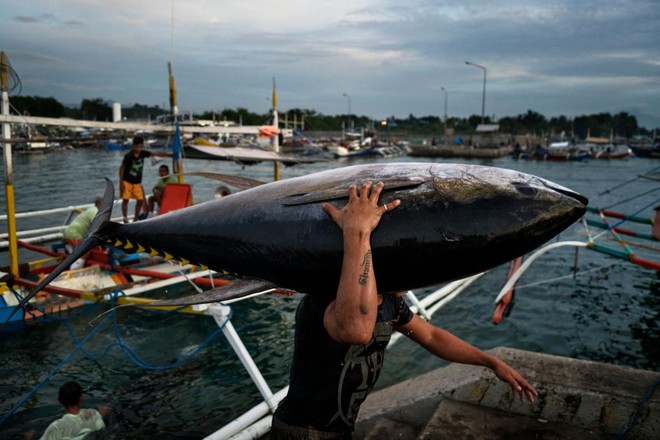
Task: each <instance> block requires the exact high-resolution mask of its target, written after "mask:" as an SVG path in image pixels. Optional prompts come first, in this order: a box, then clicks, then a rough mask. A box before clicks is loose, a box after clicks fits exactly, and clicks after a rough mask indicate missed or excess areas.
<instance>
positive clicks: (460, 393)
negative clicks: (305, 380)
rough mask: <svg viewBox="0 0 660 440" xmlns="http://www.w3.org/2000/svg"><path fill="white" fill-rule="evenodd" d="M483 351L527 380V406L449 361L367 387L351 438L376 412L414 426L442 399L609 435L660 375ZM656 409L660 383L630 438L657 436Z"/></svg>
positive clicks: (482, 375)
mask: <svg viewBox="0 0 660 440" xmlns="http://www.w3.org/2000/svg"><path fill="white" fill-rule="evenodd" d="M489 353H491V354H492V355H494V356H497V357H499V358H501V359H503V360H504V361H505V362H507V363H509V364H510V365H512V366H513V367H514V368H516V369H517V370H518V371H520V372H521V374H522V375H523V376H525V378H526V379H527V380H528V381H529V382H530V383H531V384H532V385H534V387H535V388H536V389H537V391H538V392H539V398H538V400H537V401H536V403H535V404H534V405H530V404H528V403H521V402H520V401H519V400H516V399H514V396H513V394H512V393H511V392H510V388H509V387H508V386H507V385H505V384H503V383H501V382H500V381H499V380H498V379H497V378H496V377H495V376H494V375H493V374H492V373H491V372H490V370H488V369H485V368H481V367H474V366H469V365H461V364H452V365H449V366H447V367H445V368H440V369H437V370H434V371H430V372H428V373H425V374H423V375H420V376H418V377H415V378H413V379H410V380H407V381H405V382H402V383H400V384H397V385H394V386H392V387H390V388H387V389H385V390H380V391H378V392H375V393H372V395H370V396H369V398H368V399H367V400H366V401H365V402H364V404H363V405H362V409H361V410H360V416H359V418H358V423H357V425H356V438H363V437H364V436H365V434H366V432H368V431H369V430H370V429H371V428H372V427H373V426H374V425H375V423H376V421H377V420H378V418H380V417H387V418H388V419H390V420H393V421H400V422H402V423H406V424H409V425H412V426H415V427H416V428H417V429H418V432H421V430H422V428H423V427H424V426H425V425H426V423H427V421H428V420H429V419H430V418H431V416H432V415H433V413H434V412H435V409H436V408H437V406H438V405H439V404H440V402H441V401H442V400H443V399H445V398H450V399H453V400H456V401H459V402H465V403H470V404H473V405H479V406H483V407H486V408H492V409H496V410H499V411H504V412H507V413H510V414H520V415H525V416H530V417H534V418H540V419H544V420H548V421H550V422H560V423H564V424H568V425H571V426H575V427H578V428H582V429H587V430H592V431H594V432H598V433H601V434H604V435H616V434H621V433H623V432H624V431H625V429H626V427H627V426H628V424H629V423H630V421H631V420H632V419H633V417H634V414H635V411H636V410H637V407H638V405H639V401H640V399H641V398H642V396H643V395H644V392H645V391H646V390H647V388H648V387H649V386H651V385H653V384H654V383H655V382H656V381H657V380H660V373H657V372H652V371H645V370H636V369H633V368H627V367H620V366H616V365H610V364H603V363H598V362H591V361H583V360H577V359H572V358H566V357H560V356H552V355H546V354H539V353H532V352H528V351H522V350H516V349H510V348H496V349H494V350H491V351H489ZM659 388H660V387H659ZM659 415H660V390H658V391H656V392H655V393H654V394H653V396H652V398H651V399H650V400H649V401H648V402H647V403H646V406H645V408H644V411H643V412H642V414H641V416H640V418H639V420H638V422H637V424H636V426H635V428H634V430H633V431H632V433H631V434H634V435H633V436H632V437H631V438H636V439H657V438H660V417H659Z"/></svg>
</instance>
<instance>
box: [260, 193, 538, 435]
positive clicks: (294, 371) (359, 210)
mask: <svg viewBox="0 0 660 440" xmlns="http://www.w3.org/2000/svg"><path fill="white" fill-rule="evenodd" d="M383 186H384V185H383V183H381V182H379V183H377V184H376V185H372V184H371V182H367V183H365V184H363V185H362V187H361V189H360V191H359V192H358V189H357V186H356V185H352V186H351V187H350V188H349V202H348V204H347V205H346V206H345V207H344V208H342V209H337V208H336V207H335V206H333V205H331V204H329V203H323V204H322V206H323V209H324V211H325V212H326V213H327V214H328V215H329V216H330V217H331V218H332V219H333V220H334V222H335V223H336V224H337V226H338V227H339V228H340V230H341V231H342V235H343V246H344V250H343V262H342V271H341V275H340V278H339V285H338V289H337V293H336V295H335V296H334V297H328V296H326V295H305V297H304V298H303V299H302V300H301V303H300V305H299V307H298V311H297V314H296V330H295V349H294V355H293V364H292V367H291V378H290V388H289V393H288V395H287V397H286V398H285V399H284V401H283V402H282V404H281V405H280V406H279V408H278V409H277V411H276V412H275V415H274V417H273V425H272V428H271V434H270V438H271V439H272V440H284V439H286V440H297V439H350V438H351V437H352V432H353V427H354V424H355V420H356V418H357V415H358V411H359V409H360V405H361V404H362V402H363V401H364V400H365V399H366V397H367V395H368V394H369V392H370V391H371V390H372V388H373V387H374V385H375V383H376V381H377V379H378V376H379V374H380V370H381V369H382V366H383V361H384V355H385V348H386V346H387V344H388V342H389V340H390V336H391V334H392V332H393V331H394V330H396V331H399V332H401V333H403V334H404V335H406V336H407V337H408V338H410V339H412V340H413V341H415V342H416V343H418V344H420V345H421V346H422V347H424V348H425V349H426V350H428V351H429V352H431V353H432V354H434V355H436V356H438V357H440V358H442V359H446V360H448V361H452V362H459V363H464V364H472V365H480V366H484V367H487V368H490V369H491V370H492V371H493V373H494V374H495V375H496V376H497V377H498V378H499V379H500V380H502V381H504V382H506V383H508V384H509V385H510V386H511V388H512V390H513V392H514V393H517V394H518V395H519V396H520V398H521V399H525V398H526V399H527V400H529V401H530V402H533V401H534V396H537V395H538V394H537V392H536V390H535V389H534V388H533V387H532V386H531V385H530V384H529V383H527V381H526V380H525V379H524V378H523V377H522V376H521V375H520V374H519V373H518V372H517V371H516V370H514V369H513V368H512V367H510V366H509V365H507V364H506V363H505V362H503V361H502V360H500V359H497V358H495V357H493V356H490V355H488V354H486V353H484V352H482V351H481V350H479V349H477V348H476V347H473V346H472V345H470V344H468V343H467V342H465V341H463V340H461V339H460V338H458V337H456V336H454V335H452V334H451V333H449V332H447V331H445V330H442V329H440V328H438V327H435V326H433V325H432V324H430V323H428V322H426V321H424V320H423V319H422V318H420V317H419V316H417V315H415V314H414V313H412V311H411V310H410V309H409V308H408V306H407V305H406V304H405V302H404V301H403V297H402V295H401V294H379V293H378V290H377V289H378V286H377V285H376V276H375V270H377V268H376V267H374V264H373V258H372V254H371V233H372V231H374V229H375V228H376V226H378V224H379V222H380V220H381V217H382V216H383V215H385V214H386V213H388V212H389V211H392V210H395V209H396V208H397V207H398V206H399V205H400V204H401V201H400V200H399V199H396V200H393V201H390V202H388V203H387V204H383V205H381V206H379V205H378V199H379V196H380V193H381V191H382V190H383Z"/></svg>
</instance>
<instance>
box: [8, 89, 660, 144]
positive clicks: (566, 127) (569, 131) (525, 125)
mask: <svg viewBox="0 0 660 440" xmlns="http://www.w3.org/2000/svg"><path fill="white" fill-rule="evenodd" d="M11 104H12V107H13V108H14V110H15V111H16V112H18V113H20V114H24V115H31V116H44V117H52V118H59V117H70V118H74V119H82V120H95V121H111V120H112V106H111V103H110V102H108V101H106V100H104V99H102V98H95V99H83V100H82V102H81V103H80V106H79V107H75V108H72V107H67V106H64V105H63V104H61V103H60V102H59V101H57V100H56V99H55V98H52V97H49V98H44V97H38V96H16V97H12V99H11ZM166 113H168V110H165V109H163V108H161V107H159V106H148V105H142V104H133V105H132V106H131V107H125V108H122V116H123V117H124V118H125V119H127V120H147V119H152V120H153V119H155V118H156V117H157V116H160V115H163V114H166ZM193 116H194V117H195V118H198V119H209V120H216V121H222V120H227V121H233V122H236V123H241V124H243V125H263V124H268V123H269V122H270V119H271V117H272V116H271V114H270V113H266V114H259V113H254V112H251V111H249V110H248V109H246V108H241V107H239V108H237V109H224V110H221V111H206V112H203V113H199V114H194V115H193ZM284 120H286V121H288V122H289V123H293V121H294V120H295V121H297V122H298V126H299V127H300V126H301V124H302V123H303V121H304V128H305V130H310V131H339V130H342V129H345V128H349V127H365V128H374V127H375V128H376V129H378V130H384V131H393V132H394V131H396V132H398V133H415V134H431V135H433V134H439V133H443V132H444V130H445V122H444V121H443V119H442V118H440V117H439V116H433V115H429V116H422V117H416V116H414V115H413V114H410V115H408V117H405V118H399V117H396V116H390V117H388V118H386V119H384V120H374V119H372V118H370V117H368V116H364V115H347V114H340V115H324V114H322V113H318V112H316V110H312V109H299V108H294V109H290V110H286V111H281V112H280V122H282V121H284ZM481 121H482V119H481V116H478V115H472V116H469V117H467V118H459V117H451V118H448V120H447V121H446V125H447V127H451V128H452V129H453V130H454V132H455V133H462V134H472V133H474V132H475V131H476V128H477V126H478V125H479V124H481ZM484 122H485V123H486V124H493V123H497V124H499V126H500V127H499V130H500V132H502V133H510V134H513V135H516V134H517V135H521V134H530V135H535V136H551V135H560V134H562V133H563V134H565V135H566V136H567V137H573V136H575V137H578V138H586V137H587V136H600V137H610V136H611V135H614V136H616V137H623V138H632V137H634V136H646V137H649V136H651V135H652V131H651V130H649V129H647V128H644V127H641V126H639V124H638V123H637V118H636V117H635V116H633V115H630V114H628V113H627V112H620V113H617V114H614V115H612V114H610V113H597V114H592V115H581V116H576V117H572V118H571V117H567V116H555V117H551V118H549V119H548V118H546V117H545V116H544V115H542V114H540V113H538V112H535V111H533V110H527V112H526V113H523V114H519V115H517V116H505V117H502V118H499V119H498V120H497V121H494V120H492V119H491V118H490V117H486V118H485V120H484ZM654 129H655V130H658V129H660V128H658V127H655V128H654Z"/></svg>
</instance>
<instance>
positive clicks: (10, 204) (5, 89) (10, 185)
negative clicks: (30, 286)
mask: <svg viewBox="0 0 660 440" xmlns="http://www.w3.org/2000/svg"><path fill="white" fill-rule="evenodd" d="M8 66H9V64H8V62H7V56H6V55H5V53H4V52H0V76H1V77H2V79H1V86H2V87H1V89H2V114H3V115H9V79H8V75H7V71H8ZM2 138H3V139H4V140H9V139H11V124H10V123H8V122H4V123H3V124H2ZM2 149H3V153H4V157H5V196H6V197H5V198H6V202H7V234H8V237H7V239H8V241H9V269H10V271H11V274H12V275H14V276H16V277H17V276H18V240H17V238H16V208H15V206H14V172H13V169H12V163H11V143H10V142H4V144H3V148H2Z"/></svg>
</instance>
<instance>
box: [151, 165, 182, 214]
mask: <svg viewBox="0 0 660 440" xmlns="http://www.w3.org/2000/svg"><path fill="white" fill-rule="evenodd" d="M169 174H170V168H169V167H168V166H167V165H161V166H160V168H158V175H159V176H160V179H158V182H157V183H156V186H154V189H153V195H151V196H149V200H148V202H147V205H148V208H149V214H152V213H153V212H154V208H155V205H156V204H158V206H159V207H160V206H161V205H162V204H163V194H164V193H165V185H167V184H168V183H176V177H174V176H172V175H169Z"/></svg>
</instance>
